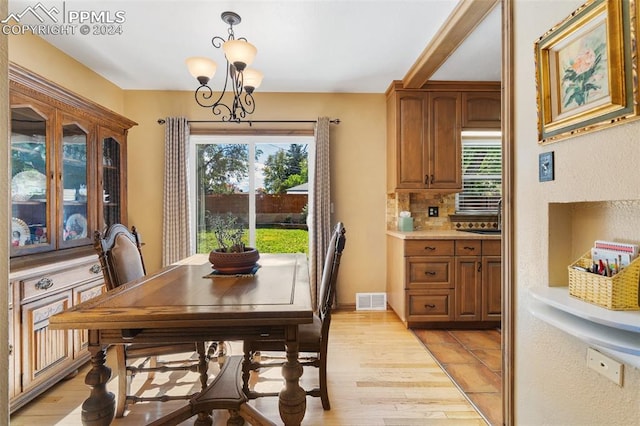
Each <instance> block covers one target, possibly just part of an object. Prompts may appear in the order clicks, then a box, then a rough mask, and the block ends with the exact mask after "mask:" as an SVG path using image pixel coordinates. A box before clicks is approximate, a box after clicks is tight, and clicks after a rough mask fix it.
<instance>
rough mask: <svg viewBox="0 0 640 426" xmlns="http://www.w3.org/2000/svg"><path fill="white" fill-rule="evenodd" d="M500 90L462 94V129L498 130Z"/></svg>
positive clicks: (499, 121)
mask: <svg viewBox="0 0 640 426" xmlns="http://www.w3.org/2000/svg"><path fill="white" fill-rule="evenodd" d="M501 108H502V103H501V96H500V89H499V88H497V89H496V90H495V91H491V92H463V93H462V127H463V128H464V129H468V130H476V129H477V130H486V129H491V130H500V125H501V120H500V115H501V113H502V112H501Z"/></svg>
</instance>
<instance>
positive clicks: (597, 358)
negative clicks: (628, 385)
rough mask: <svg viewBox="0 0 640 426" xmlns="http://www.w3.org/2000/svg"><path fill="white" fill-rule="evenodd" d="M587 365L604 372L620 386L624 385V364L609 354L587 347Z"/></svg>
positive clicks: (604, 374) (601, 372) (603, 373)
mask: <svg viewBox="0 0 640 426" xmlns="http://www.w3.org/2000/svg"><path fill="white" fill-rule="evenodd" d="M587 366H588V367H589V368H590V369H592V370H595V371H597V372H598V373H600V374H602V375H603V376H604V377H606V378H607V379H609V380H611V381H612V382H613V383H615V384H617V385H618V386H622V377H623V371H624V370H623V367H624V366H623V364H622V363H619V362H618V361H614V360H613V359H611V358H609V357H608V356H606V355H604V354H602V353H601V352H598V351H596V350H595V349H591V348H588V349H587Z"/></svg>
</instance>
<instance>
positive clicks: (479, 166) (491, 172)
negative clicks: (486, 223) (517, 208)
mask: <svg viewBox="0 0 640 426" xmlns="http://www.w3.org/2000/svg"><path fill="white" fill-rule="evenodd" d="M501 197H502V143H501V140H500V139H499V138H492V139H480V138H473V137H470V138H464V137H463V139H462V192H460V193H458V194H456V211H457V212H458V213H488V212H491V213H495V212H496V211H497V210H498V201H499V200H500V198H501Z"/></svg>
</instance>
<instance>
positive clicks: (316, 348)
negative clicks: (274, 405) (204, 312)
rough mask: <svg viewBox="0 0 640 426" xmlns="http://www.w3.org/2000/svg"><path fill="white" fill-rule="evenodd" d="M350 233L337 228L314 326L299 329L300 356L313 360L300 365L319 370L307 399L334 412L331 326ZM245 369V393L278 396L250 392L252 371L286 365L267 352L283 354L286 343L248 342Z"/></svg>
mask: <svg viewBox="0 0 640 426" xmlns="http://www.w3.org/2000/svg"><path fill="white" fill-rule="evenodd" d="M345 233H346V230H345V228H344V225H343V224H342V223H341V222H338V223H337V224H336V226H335V228H334V231H333V234H332V236H331V240H330V241H329V247H328V248H327V255H326V257H325V263H324V268H323V270H322V279H321V282H320V288H319V293H318V294H319V295H320V297H319V299H318V306H317V313H316V314H314V316H313V323H311V324H302V325H300V327H299V333H298V336H299V347H298V351H299V352H300V354H308V353H310V354H311V356H307V357H304V356H300V357H299V361H300V364H301V365H302V366H313V367H316V368H318V370H319V371H318V373H319V387H318V388H315V389H311V390H308V391H306V393H307V395H310V396H314V397H320V399H321V401H322V408H324V409H325V410H329V409H331V404H330V403H329V394H328V391H327V349H328V343H329V326H330V325H331V309H332V308H333V304H334V300H335V294H336V283H337V278H338V269H339V267H340V259H341V257H342V251H343V250H344V246H345V244H346V237H345ZM243 350H244V357H245V362H244V367H243V374H242V379H243V389H244V392H245V393H246V394H247V395H248V396H249V397H250V398H258V397H263V396H277V395H278V393H275V392H256V391H255V390H251V389H250V388H249V376H250V371H256V370H259V369H261V368H266V367H274V366H281V365H282V364H283V362H273V361H269V360H270V359H276V358H282V357H281V356H278V357H267V356H265V354H264V352H282V351H284V350H285V347H284V342H282V341H272V340H253V341H245V342H244V348H243ZM258 354H259V355H258Z"/></svg>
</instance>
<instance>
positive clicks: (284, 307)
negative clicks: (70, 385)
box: [49, 254, 313, 426]
mask: <svg viewBox="0 0 640 426" xmlns="http://www.w3.org/2000/svg"><path fill="white" fill-rule="evenodd" d="M312 321H313V308H312V303H311V292H310V286H309V270H308V262H307V258H306V255H305V254H260V260H259V262H258V268H257V270H255V273H252V274H243V275H222V274H217V273H216V271H215V270H213V269H212V266H211V263H210V262H209V260H208V257H207V254H196V255H193V256H190V257H188V258H185V259H183V260H181V261H179V262H176V263H174V264H172V265H169V266H167V267H164V268H162V269H161V270H159V271H158V272H156V273H153V274H150V275H147V276H144V277H142V278H140V279H137V280H134V281H131V282H129V283H126V284H124V285H122V286H120V287H118V288H115V289H113V290H110V291H108V292H105V293H103V294H102V295H100V296H98V297H96V298H93V299H90V300H88V301H85V302H83V303H80V304H78V305H76V306H74V307H72V308H70V309H68V310H66V311H64V312H61V313H59V314H56V315H54V316H52V317H51V318H50V323H49V327H50V328H52V329H67V330H68V329H74V330H81V329H85V330H88V336H89V337H88V350H89V352H90V353H91V368H90V369H89V371H88V373H87V376H86V378H85V383H86V384H87V385H88V386H89V388H90V394H89V397H88V398H87V399H86V400H85V401H84V403H83V406H82V414H81V416H82V423H83V424H84V425H92V426H98V425H100V426H102V425H108V424H110V423H111V422H112V420H113V417H114V411H115V397H114V395H113V393H111V392H109V391H108V390H107V388H106V384H107V382H108V380H109V379H110V377H111V369H110V368H109V367H108V366H107V365H106V350H107V348H108V346H109V345H115V344H130V343H181V342H199V341H232V340H258V339H269V340H282V341H283V342H284V343H285V348H286V357H287V359H288V360H289V362H287V363H285V364H284V366H283V368H282V376H283V387H282V390H281V391H280V393H279V397H278V405H279V411H280V417H281V420H282V422H283V423H284V424H285V425H300V424H301V422H302V419H303V418H304V415H305V411H306V394H305V391H304V390H303V389H302V388H301V387H300V383H299V379H300V377H301V375H302V367H301V366H300V364H299V362H298V326H300V325H301V324H306V323H311V322H312Z"/></svg>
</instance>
